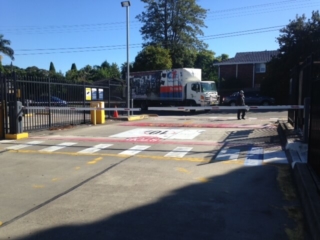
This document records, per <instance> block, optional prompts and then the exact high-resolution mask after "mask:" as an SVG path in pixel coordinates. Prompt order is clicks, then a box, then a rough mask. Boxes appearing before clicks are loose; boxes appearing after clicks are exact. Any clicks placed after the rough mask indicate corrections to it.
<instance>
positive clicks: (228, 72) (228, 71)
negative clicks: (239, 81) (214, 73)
mask: <svg viewBox="0 0 320 240" xmlns="http://www.w3.org/2000/svg"><path fill="white" fill-rule="evenodd" d="M220 77H221V78H224V79H225V80H227V79H229V78H235V77H236V65H223V66H220Z"/></svg>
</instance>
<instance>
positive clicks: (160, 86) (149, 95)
mask: <svg viewBox="0 0 320 240" xmlns="http://www.w3.org/2000/svg"><path fill="white" fill-rule="evenodd" d="M130 88H131V98H132V99H133V105H134V106H135V107H140V108H141V109H142V110H147V109H148V107H149V106H150V107H155V106H211V105H217V104H219V95H218V92H217V87H216V84H215V82H214V81H201V69H194V68H179V69H171V70H158V71H144V72H132V73H130Z"/></svg>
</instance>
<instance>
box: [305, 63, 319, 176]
mask: <svg viewBox="0 0 320 240" xmlns="http://www.w3.org/2000/svg"><path fill="white" fill-rule="evenodd" d="M312 61H313V64H312V65H311V68H312V74H311V75H310V79H311V80H312V81H311V109H310V133H309V145H308V147H309V149H308V163H309V164H310V165H311V166H312V168H313V169H314V170H315V172H316V173H317V174H318V176H319V177H320V147H319V143H320V96H319V94H320V57H313V59H312Z"/></svg>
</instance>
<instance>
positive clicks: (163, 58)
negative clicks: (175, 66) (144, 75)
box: [133, 46, 172, 71]
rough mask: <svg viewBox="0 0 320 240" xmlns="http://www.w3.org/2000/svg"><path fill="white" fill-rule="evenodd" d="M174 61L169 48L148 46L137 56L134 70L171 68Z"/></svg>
mask: <svg viewBox="0 0 320 240" xmlns="http://www.w3.org/2000/svg"><path fill="white" fill-rule="evenodd" d="M171 68H172V61H171V57H170V54H169V50H167V49H164V48H162V47H159V46H147V47H145V48H144V49H143V50H142V51H141V52H139V53H138V55H137V56H136V58H135V62H134V64H133V69H134V71H150V70H159V69H171Z"/></svg>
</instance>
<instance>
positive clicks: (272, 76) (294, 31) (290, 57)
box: [261, 11, 320, 104]
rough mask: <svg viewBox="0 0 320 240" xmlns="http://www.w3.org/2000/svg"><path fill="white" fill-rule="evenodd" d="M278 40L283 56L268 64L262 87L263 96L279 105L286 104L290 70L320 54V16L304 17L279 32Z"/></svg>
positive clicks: (317, 12)
mask: <svg viewBox="0 0 320 240" xmlns="http://www.w3.org/2000/svg"><path fill="white" fill-rule="evenodd" d="M280 32H281V35H280V36H279V37H278V38H277V40H278V43H279V52H280V54H279V55H278V56H277V57H275V58H273V59H272V60H271V61H270V62H269V63H268V64H267V73H266V77H265V79H264V81H263V82H262V83H261V91H262V93H264V94H268V95H271V96H274V97H275V99H276V101H277V104H287V103H288V94H289V81H290V78H291V69H293V68H294V67H296V66H297V65H298V64H299V63H300V62H303V61H304V60H305V59H306V58H307V57H308V56H309V55H311V54H312V53H320V44H319V43H320V15H319V11H314V12H312V16H311V19H308V20H307V19H306V17H305V16H304V15H302V16H300V17H299V16H296V19H295V20H292V21H290V23H289V24H288V25H287V26H286V27H285V28H283V29H281V30H280Z"/></svg>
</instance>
